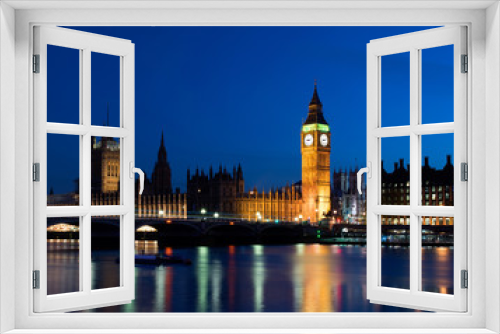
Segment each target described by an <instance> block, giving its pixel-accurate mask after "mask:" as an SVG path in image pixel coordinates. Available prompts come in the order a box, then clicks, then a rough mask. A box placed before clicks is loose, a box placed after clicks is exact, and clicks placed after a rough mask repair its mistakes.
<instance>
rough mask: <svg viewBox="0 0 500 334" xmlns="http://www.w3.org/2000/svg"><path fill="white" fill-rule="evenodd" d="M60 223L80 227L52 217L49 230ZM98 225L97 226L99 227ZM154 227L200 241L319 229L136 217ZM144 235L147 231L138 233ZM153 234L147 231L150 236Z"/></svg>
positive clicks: (109, 225) (107, 221) (111, 223)
mask: <svg viewBox="0 0 500 334" xmlns="http://www.w3.org/2000/svg"><path fill="white" fill-rule="evenodd" d="M92 222H93V223H94V222H95V223H97V224H96V225H97V226H99V230H103V227H104V230H110V229H111V230H113V229H118V227H119V224H120V221H119V218H117V217H109V218H108V217H95V218H93V219H92ZM57 224H69V225H75V226H78V225H79V218H78V217H69V218H49V219H47V227H50V226H53V225H57ZM97 226H96V227H97ZM144 226H150V227H152V228H154V229H155V230H156V231H155V232H156V233H153V234H157V236H158V237H159V238H193V237H194V238H196V237H204V236H212V237H221V238H224V237H234V238H238V237H241V238H245V237H247V238H251V237H260V236H265V237H270V238H272V237H288V238H298V237H302V236H304V235H315V233H316V230H317V227H313V226H309V225H301V224H297V223H296V222H278V223H274V222H273V223H270V222H250V221H242V220H227V219H210V220H207V221H200V220H199V219H196V220H194V219H191V220H190V219H175V218H172V219H165V218H136V219H135V229H136V230H137V229H138V228H140V227H144ZM137 233H138V234H143V232H137ZM148 233H151V232H144V234H143V235H146V234H148Z"/></svg>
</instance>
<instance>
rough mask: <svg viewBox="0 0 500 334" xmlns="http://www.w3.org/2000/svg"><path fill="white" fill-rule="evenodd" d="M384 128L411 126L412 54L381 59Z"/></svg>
mask: <svg viewBox="0 0 500 334" xmlns="http://www.w3.org/2000/svg"><path fill="white" fill-rule="evenodd" d="M381 58H382V59H381V63H382V67H381V72H382V87H381V95H382V96H381V100H382V117H381V118H382V126H401V125H409V124H410V53H409V52H403V53H397V54H393V55H387V56H382V57H381Z"/></svg>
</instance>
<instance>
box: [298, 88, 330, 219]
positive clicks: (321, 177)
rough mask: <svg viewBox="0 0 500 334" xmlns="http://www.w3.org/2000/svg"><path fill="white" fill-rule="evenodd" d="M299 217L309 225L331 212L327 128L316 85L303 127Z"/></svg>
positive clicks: (328, 134)
mask: <svg viewBox="0 0 500 334" xmlns="http://www.w3.org/2000/svg"><path fill="white" fill-rule="evenodd" d="M300 137H301V153H302V201H303V204H302V214H303V216H304V219H306V220H310V221H311V222H317V221H319V220H321V219H322V218H323V217H324V216H325V215H326V214H327V213H328V212H329V211H330V208H331V202H330V198H331V181H330V151H331V142H330V139H331V134H330V126H329V125H328V123H327V121H326V119H325V117H324V116H323V104H322V103H321V101H320V99H319V96H318V90H317V85H316V84H315V85H314V93H313V97H312V99H311V102H310V103H309V113H308V115H307V119H306V121H305V122H304V124H303V125H302V132H301V136H300Z"/></svg>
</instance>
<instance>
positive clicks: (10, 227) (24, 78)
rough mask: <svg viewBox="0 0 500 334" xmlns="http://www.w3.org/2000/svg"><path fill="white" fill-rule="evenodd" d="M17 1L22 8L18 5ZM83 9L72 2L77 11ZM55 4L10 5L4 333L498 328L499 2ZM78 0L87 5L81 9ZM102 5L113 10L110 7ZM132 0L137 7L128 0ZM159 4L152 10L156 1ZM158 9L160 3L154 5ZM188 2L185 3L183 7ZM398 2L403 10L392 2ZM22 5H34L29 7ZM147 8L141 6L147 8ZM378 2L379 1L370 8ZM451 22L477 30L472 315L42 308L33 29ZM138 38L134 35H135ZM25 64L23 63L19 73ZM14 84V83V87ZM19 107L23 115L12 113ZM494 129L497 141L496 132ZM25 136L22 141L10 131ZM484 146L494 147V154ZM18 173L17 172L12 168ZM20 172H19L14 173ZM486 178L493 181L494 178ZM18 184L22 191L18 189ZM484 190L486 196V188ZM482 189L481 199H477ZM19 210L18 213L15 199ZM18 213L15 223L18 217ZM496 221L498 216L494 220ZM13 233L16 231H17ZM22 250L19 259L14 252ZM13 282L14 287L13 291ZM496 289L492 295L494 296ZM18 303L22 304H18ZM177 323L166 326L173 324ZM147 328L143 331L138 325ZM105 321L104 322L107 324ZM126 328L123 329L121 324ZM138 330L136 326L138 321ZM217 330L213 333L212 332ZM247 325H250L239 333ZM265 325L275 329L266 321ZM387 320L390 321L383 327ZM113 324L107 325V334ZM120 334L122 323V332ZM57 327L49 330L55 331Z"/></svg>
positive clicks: (0, 143) (3, 172) (0, 282)
mask: <svg viewBox="0 0 500 334" xmlns="http://www.w3.org/2000/svg"><path fill="white" fill-rule="evenodd" d="M11 6H13V7H16V8H17V9H18V10H14V9H13V8H12V7H11ZM72 6H73V8H72ZM366 6H368V5H367V3H364V2H343V1H339V2H331V3H330V2H329V3H326V2H315V1H311V2H305V1H296V2H293V3H292V2H265V3H264V2H258V1H256V2H239V1H238V2H236V3H234V2H231V3H229V2H227V3H221V2H203V4H201V3H199V2H198V3H191V2H186V3H184V4H180V3H178V2H162V3H159V2H154V4H152V2H149V1H143V2H142V3H141V2H133V1H120V2H106V1H101V2H94V1H81V2H77V3H74V2H73V3H70V2H46V1H36V2H31V1H25V2H23V1H19V2H18V1H14V0H12V1H7V2H3V3H1V4H0V10H1V12H0V70H1V71H2V72H1V75H0V97H1V102H0V108H1V109H0V182H2V183H1V184H2V186H1V187H0V188H1V189H0V218H1V221H0V245H1V247H0V266H1V267H0V269H1V273H2V274H1V278H0V293H1V297H2V299H1V302H0V323H1V324H0V330H1V331H2V332H5V331H8V330H14V329H15V331H13V333H16V332H17V333H41V332H43V331H42V330H43V329H52V330H51V331H50V332H55V330H56V329H63V330H61V331H60V332H64V333H70V332H76V331H75V330H74V329H86V330H83V331H82V330H80V331H79V333H96V332H100V333H104V332H110V331H111V330H112V329H115V330H116V331H118V332H124V330H125V329H126V330H127V333H135V332H137V333H144V332H145V331H146V329H147V328H151V329H152V328H156V329H162V328H163V329H164V330H163V331H162V332H171V333H172V332H181V331H182V332H186V331H185V330H181V329H193V330H192V332H204V331H206V332H209V331H210V332H213V333H224V332H225V333H229V332H231V333H234V332H245V330H244V329H246V332H249V330H250V329H253V330H252V332H266V333H270V332H274V333H283V332H286V333H297V332H301V333H303V332H315V333H318V332H321V333H342V332H349V333H353V332H354V331H353V330H352V329H353V328H357V329H358V331H357V332H363V333H375V332H383V333H389V332H393V333H396V332H397V333H410V332H413V333H414V332H415V331H414V330H413V331H412V330H411V328H419V329H420V330H419V332H422V333H424V332H428V333H445V332H446V333H450V332H453V333H492V332H500V320H499V319H498V314H499V313H500V297H499V294H500V288H499V286H498V285H499V284H498V283H499V276H500V261H499V255H500V252H499V249H500V248H499V245H500V229H499V226H498V223H497V222H498V219H496V217H498V216H500V206H499V205H498V203H499V202H500V173H499V165H500V131H499V124H500V117H499V115H498V114H499V113H498V110H499V109H500V98H499V97H498V91H500V65H499V64H500V11H499V9H498V3H497V2H493V1H486V2H483V1H481V2H474V1H463V2H462V1H456V2H447V1H434V2H412V1H398V2H397V3H394V2H384V1H371V2H370V3H369V7H366ZM76 7H78V8H80V9H75V8H76ZM103 7H104V8H103ZM131 7H134V9H130V8H131ZM148 7H149V9H148ZM152 7H153V8H154V9H151V8H152ZM179 7H182V8H179ZM394 7H397V8H394ZM23 8H24V9H23ZM137 8H142V9H143V10H137ZM368 8H369V9H368ZM55 23H57V24H58V25H68V26H69V25H402V24H403V25H412V26H417V25H429V26H436V25H443V24H466V25H467V26H468V27H469V41H470V44H469V45H470V46H469V52H468V53H469V55H470V64H469V66H470V69H471V75H470V76H469V79H468V80H469V82H468V85H469V87H471V89H470V92H469V96H468V97H469V98H468V101H469V102H468V103H469V110H471V112H470V113H469V116H468V117H469V120H468V127H469V128H468V132H469V133H471V134H472V135H471V137H470V140H469V142H468V148H469V152H470V153H471V155H472V156H471V157H470V160H469V162H470V165H469V172H470V173H469V177H470V180H471V181H470V183H469V190H468V192H469V193H468V195H469V198H471V201H470V202H471V203H470V204H469V210H468V218H469V221H470V222H471V224H469V230H468V238H469V240H468V241H469V244H471V245H472V246H471V247H470V249H469V255H470V256H469V263H468V267H469V270H470V276H469V284H470V285H469V289H468V303H469V304H468V312H467V313H464V314H455V313H436V314H417V313H416V314H368V313H362V314H355V313H330V314H316V313H314V314H297V313H290V314H283V313H279V314H213V315H207V314H125V313H124V314H34V313H32V309H33V308H32V306H33V304H32V302H33V300H32V295H33V293H32V290H31V288H30V287H31V269H32V260H29V261H26V259H29V258H30V257H29V256H28V255H29V254H30V247H31V246H30V245H32V242H33V240H32V237H31V235H32V233H31V232H32V230H31V228H32V221H33V217H32V214H33V213H32V211H31V209H30V207H32V203H31V202H30V201H29V200H26V198H29V197H30V194H31V192H32V184H31V181H30V176H31V163H32V161H31V159H30V157H31V156H32V147H31V146H30V143H31V142H32V130H33V128H32V126H33V125H32V101H31V98H30V96H31V94H32V91H31V87H32V85H31V84H32V82H31V75H30V73H29V69H30V61H31V59H30V55H31V52H32V50H31V45H32V34H31V31H32V26H33V25H35V24H55ZM132 42H133V41H132ZM13 68H15V72H14V70H13ZM12 83H14V84H12ZM14 110H15V112H14ZM486 135H487V136H488V137H487V140H486ZM13 136H15V137H14V138H15V144H14V145H12V141H11V138H12V137H13ZM485 152H488V154H486V153H485ZM14 172H15V174H14ZM13 174H14V177H12V175H13ZM486 175H488V182H486ZM12 189H15V198H14V199H13V198H12ZM486 193H487V194H488V196H486ZM471 195H472V196H471ZM13 206H14V207H15V211H14V212H13V211H12V210H8V209H6V208H9V207H13ZM12 221H15V224H12ZM495 222H496V223H495ZM470 226H474V229H472V228H471V227H470ZM12 235H15V238H12ZM12 250H14V256H12ZM12 287H15V288H12ZM486 291H488V293H486ZM12 305H14V307H12ZM167 326H168V328H166V327H167ZM138 327H140V329H137V328H138ZM97 329H100V330H97ZM120 329H121V330H120ZM133 329H137V330H135V331H134V330H133ZM210 329H211V330H210ZM235 329H241V330H239V331H238V330H235ZM265 329H267V330H265ZM381 329H382V330H381ZM107 330H109V331H107ZM116 331H115V332H116ZM45 332H47V331H45Z"/></svg>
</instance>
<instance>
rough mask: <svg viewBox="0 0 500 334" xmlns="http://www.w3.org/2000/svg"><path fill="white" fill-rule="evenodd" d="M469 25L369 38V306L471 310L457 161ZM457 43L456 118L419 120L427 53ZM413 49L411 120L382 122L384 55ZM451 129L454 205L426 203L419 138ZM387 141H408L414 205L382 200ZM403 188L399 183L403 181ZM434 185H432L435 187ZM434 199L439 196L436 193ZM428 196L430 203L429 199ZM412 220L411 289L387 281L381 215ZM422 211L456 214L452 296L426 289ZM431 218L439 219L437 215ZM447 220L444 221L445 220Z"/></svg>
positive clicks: (463, 147) (461, 152)
mask: <svg viewBox="0 0 500 334" xmlns="http://www.w3.org/2000/svg"><path fill="white" fill-rule="evenodd" d="M466 34H467V29H466V27H465V26H459V25H456V26H450V27H440V28H434V29H429V30H425V31H418V32H414V33H409V34H403V35H398V36H393V37H387V38H381V39H376V40H372V41H370V43H369V44H368V46H367V146H366V151H367V162H368V166H371V171H370V172H371V173H370V174H371V175H372V176H371V177H369V178H368V179H367V188H368V190H367V203H368V207H367V211H368V212H367V259H368V260H367V293H366V294H367V298H368V299H369V300H370V302H372V303H376V304H385V305H392V306H403V307H411V306H412V307H414V308H415V309H419V310H441V311H443V310H447V311H457V312H464V311H465V310H467V304H466V302H467V290H466V289H462V288H461V270H467V261H466V260H467V236H466V234H467V196H466V195H467V183H468V182H465V181H461V177H460V164H461V163H467V127H466V115H467V94H466V92H467V75H468V73H462V68H461V60H462V59H461V57H462V55H466V54H467V48H466V47H467V38H466V36H467V35H466ZM445 45H453V56H452V61H453V77H454V80H453V91H454V96H453V100H454V119H453V121H452V122H446V123H444V122H443V123H431V124H423V123H422V112H423V110H422V102H421V101H422V85H423V83H422V79H421V78H422V50H425V49H430V48H435V47H440V46H445ZM403 52H408V53H409V56H410V57H409V64H408V65H409V81H410V82H409V83H410V85H409V118H410V123H409V124H408V125H400V126H390V127H383V126H382V125H383V124H382V113H383V112H384V111H383V110H382V102H381V101H382V95H381V94H382V90H383V89H384V87H382V81H381V78H382V75H383V71H384V68H383V66H382V57H384V56H387V55H394V54H401V53H403ZM450 133H451V134H453V158H454V162H453V164H454V166H456V168H455V169H454V174H455V175H454V177H453V179H454V180H453V181H454V183H453V184H454V196H453V198H454V206H426V205H422V204H421V203H422V178H421V175H422V170H421V166H422V135H433V134H450ZM383 138H408V139H409V147H408V149H409V153H410V181H409V182H410V203H409V205H384V204H383V203H382V196H381V190H382V186H381V185H382V170H381V169H382V166H381V162H382V150H383V147H382V141H383ZM401 185H402V184H401ZM433 188H434V186H433ZM433 196H434V195H433ZM424 201H425V200H424ZM382 215H404V216H409V217H410V248H409V249H410V251H409V269H410V271H409V272H408V276H409V277H408V278H409V288H408V289H396V288H391V287H384V286H382V282H381V278H382V252H381V247H382V243H381V237H382V236H381V233H382V230H381V223H382V222H381V217H382ZM425 216H431V217H435V216H438V217H454V233H453V236H454V251H453V263H454V266H453V287H454V293H453V294H452V295H449V294H441V293H432V292H425V291H422V290H421V288H422V282H421V278H422V227H421V226H422V225H423V224H421V222H420V220H421V219H422V218H423V217H425ZM433 219H434V218H433ZM441 219H442V218H441Z"/></svg>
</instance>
